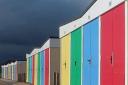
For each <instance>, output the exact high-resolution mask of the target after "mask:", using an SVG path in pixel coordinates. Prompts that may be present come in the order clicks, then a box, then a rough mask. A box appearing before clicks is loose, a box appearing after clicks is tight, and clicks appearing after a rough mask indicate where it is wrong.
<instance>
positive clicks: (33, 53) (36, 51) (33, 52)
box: [30, 48, 39, 57]
mask: <svg viewBox="0 0 128 85" xmlns="http://www.w3.org/2000/svg"><path fill="white" fill-rule="evenodd" d="M38 52H39V49H38V48H35V49H34V50H33V51H32V52H31V54H30V57H31V56H33V55H35V54H37V53H38Z"/></svg>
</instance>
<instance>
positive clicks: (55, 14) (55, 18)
mask: <svg viewBox="0 0 128 85" xmlns="http://www.w3.org/2000/svg"><path fill="white" fill-rule="evenodd" d="M93 1H94V0H0V60H2V59H4V60H5V61H7V60H8V59H11V58H14V59H24V56H25V53H26V52H30V51H31V50H32V49H33V48H34V47H39V46H41V45H42V44H43V43H44V41H45V40H47V38H48V37H49V36H58V30H59V29H58V28H59V26H61V25H64V24H65V23H68V22H70V21H72V20H74V19H76V18H78V17H80V16H81V15H82V14H83V12H84V11H85V10H86V9H87V8H88V6H89V4H90V3H92V2H93Z"/></svg>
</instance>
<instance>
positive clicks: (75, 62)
mask: <svg viewBox="0 0 128 85" xmlns="http://www.w3.org/2000/svg"><path fill="white" fill-rule="evenodd" d="M81 41H82V32H81V28H79V29H77V30H76V31H73V32H72V33H71V74H70V75H71V81H70V82H71V85H81V45H82V44H81V43H82V42H81Z"/></svg>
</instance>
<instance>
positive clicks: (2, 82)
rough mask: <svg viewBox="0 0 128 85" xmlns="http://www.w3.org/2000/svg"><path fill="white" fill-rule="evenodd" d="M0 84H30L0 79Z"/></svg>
mask: <svg viewBox="0 0 128 85" xmlns="http://www.w3.org/2000/svg"><path fill="white" fill-rule="evenodd" d="M0 85H30V84H27V83H23V82H16V81H10V80H4V79H0Z"/></svg>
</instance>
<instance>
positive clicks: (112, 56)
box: [110, 53, 114, 64]
mask: <svg viewBox="0 0 128 85" xmlns="http://www.w3.org/2000/svg"><path fill="white" fill-rule="evenodd" d="M113 58H114V54H113V53H112V55H111V59H110V61H111V64H113V60H114V59H113Z"/></svg>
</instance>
